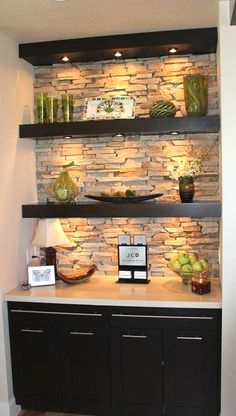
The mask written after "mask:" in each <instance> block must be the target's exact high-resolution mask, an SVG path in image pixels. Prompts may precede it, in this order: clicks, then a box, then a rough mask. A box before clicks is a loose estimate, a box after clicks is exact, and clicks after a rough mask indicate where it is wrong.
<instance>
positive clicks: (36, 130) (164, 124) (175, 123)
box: [20, 116, 220, 140]
mask: <svg viewBox="0 0 236 416" xmlns="http://www.w3.org/2000/svg"><path fill="white" fill-rule="evenodd" d="M219 128H220V118H219V116H205V117H169V118H135V119H120V120H90V121H77V122H71V123H64V122H63V123H49V124H22V125H21V126H20V137H21V138H39V139H42V140H43V139H45V140H46V139H48V138H53V137H65V138H66V137H67V136H69V137H72V136H89V137H91V136H101V135H102V136H104V135H111V136H112V135H117V134H122V135H125V134H126V135H127V134H154V135H155V134H156V135H161V134H172V133H173V132H175V133H179V134H184V133H217V132H218V131H219ZM173 137H174V136H173ZM175 137H178V136H175Z"/></svg>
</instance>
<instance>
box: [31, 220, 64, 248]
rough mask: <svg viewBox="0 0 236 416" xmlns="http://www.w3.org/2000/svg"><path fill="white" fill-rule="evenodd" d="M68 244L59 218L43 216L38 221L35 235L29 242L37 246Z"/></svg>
mask: <svg viewBox="0 0 236 416" xmlns="http://www.w3.org/2000/svg"><path fill="white" fill-rule="evenodd" d="M64 244H70V240H69V239H68V238H67V236H66V235H65V233H64V231H63V229H62V226H61V223H60V220H59V218H43V219H40V220H39V222H38V227H37V231H36V234H35V237H34V239H33V241H32V243H31V245H33V246H37V247H53V246H59V245H64Z"/></svg>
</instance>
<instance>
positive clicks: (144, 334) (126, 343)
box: [111, 328, 162, 416]
mask: <svg viewBox="0 0 236 416" xmlns="http://www.w3.org/2000/svg"><path fill="white" fill-rule="evenodd" d="M161 343H162V341H161V331H156V330H150V329H148V330H140V329H134V328H129V329H127V328H123V329H119V328H118V329H117V328H112V330H111V370H112V399H113V400H112V403H113V406H112V409H113V412H112V414H113V415H114V416H119V415H122V416H143V415H145V416H156V415H159V414H161V412H162V345H161Z"/></svg>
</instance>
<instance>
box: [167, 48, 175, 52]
mask: <svg viewBox="0 0 236 416" xmlns="http://www.w3.org/2000/svg"><path fill="white" fill-rule="evenodd" d="M169 52H170V53H176V52H177V49H176V48H170V49H169Z"/></svg>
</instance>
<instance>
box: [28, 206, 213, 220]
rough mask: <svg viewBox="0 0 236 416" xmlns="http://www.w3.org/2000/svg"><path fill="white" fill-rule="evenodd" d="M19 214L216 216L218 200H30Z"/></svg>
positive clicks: (83, 216) (62, 216) (52, 215)
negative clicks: (111, 201)
mask: <svg viewBox="0 0 236 416" xmlns="http://www.w3.org/2000/svg"><path fill="white" fill-rule="evenodd" d="M22 216H23V218H72V217H74V218H75V217H77V218H105V217H118V218H119V217H129V218H131V217H160V218H161V217H197V218H204V217H220V216H221V203H220V202H191V203H168V202H139V203H134V204H132V203H119V204H114V203H101V202H95V203H94V202H89V203H86V202H84V203H80V204H65V205H62V204H31V205H23V206H22Z"/></svg>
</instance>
